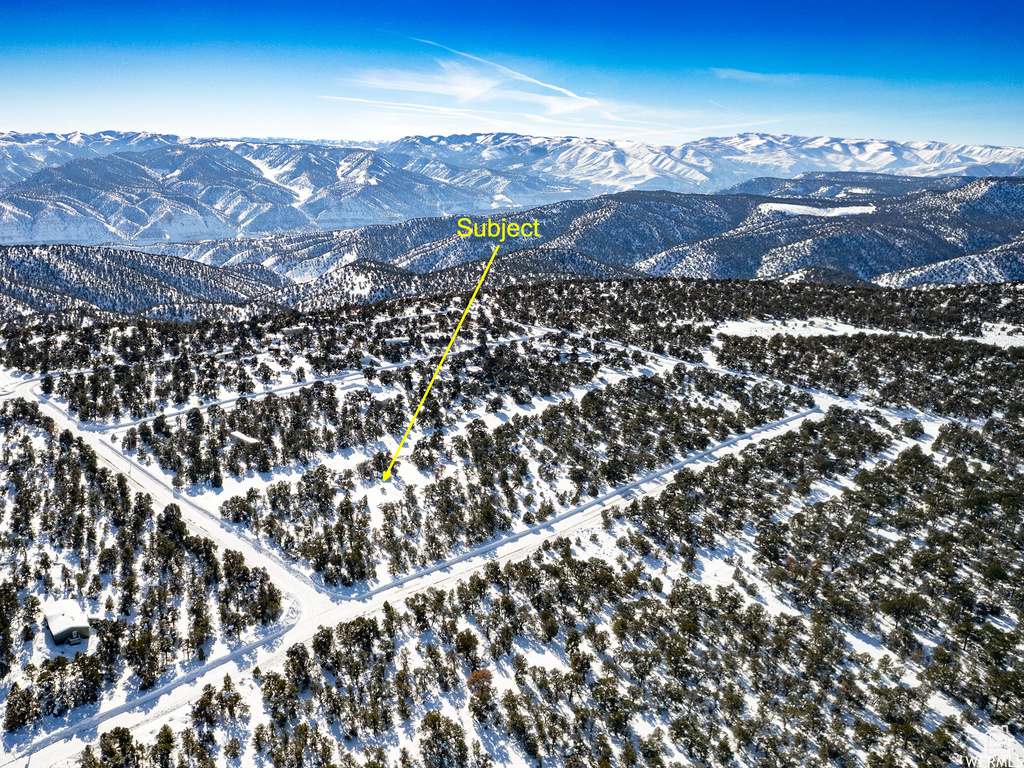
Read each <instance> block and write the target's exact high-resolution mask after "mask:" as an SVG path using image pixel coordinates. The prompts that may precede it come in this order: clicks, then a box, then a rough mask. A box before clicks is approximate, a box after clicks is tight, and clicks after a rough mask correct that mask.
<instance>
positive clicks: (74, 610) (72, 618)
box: [43, 598, 89, 645]
mask: <svg viewBox="0 0 1024 768" xmlns="http://www.w3.org/2000/svg"><path fill="white" fill-rule="evenodd" d="M43 615H44V616H45V617H46V626H47V627H48V628H49V630H50V634H51V635H52V636H53V642H54V643H56V644H57V645H64V643H67V644H68V645H78V644H79V643H80V642H82V640H84V639H87V638H88V637H89V617H88V616H86V615H85V611H83V610H82V606H81V605H79V603H78V601H77V600H75V599H73V598H67V599H65V600H49V601H47V602H46V603H45V604H44V605H43Z"/></svg>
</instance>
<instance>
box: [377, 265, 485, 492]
mask: <svg viewBox="0 0 1024 768" xmlns="http://www.w3.org/2000/svg"><path fill="white" fill-rule="evenodd" d="M499 247H500V246H497V245H496V246H494V253H492V254H491V258H490V259H489V260H488V261H487V266H486V267H484V273H483V274H482V275H480V282H478V283H477V284H476V289H475V290H474V291H473V295H472V296H470V297H469V304H467V305H466V311H465V312H463V313H462V318H461V319H460V320H459V324H458V325H456V326H455V333H453V334H452V338H451V341H449V342H448V347H447V348H446V349H445V351H444V354H443V355H441V360H440V362H439V363H438V364H437V368H435V369H434V375H433V376H431V377H430V383H429V384H427V391H426V392H424V393H423V397H422V399H420V404H419V405H417V406H416V412H415V413H414V414H413V415H412V421H410V422H409V426H408V427H406V428H405V434H404V435H402V442H400V443H399V444H398V448H397V449H396V450H395V455H394V456H392V457H391V463H390V464H388V468H387V469H385V470H384V482H387V481H388V479H389V478H390V477H391V468H392V467H393V466H395V461H396V460H397V459H398V454H399V453H400V452H401V450H402V446H403V445H405V438H407V437H408V436H409V432H410V431H411V430H412V425H413V424H415V423H416V417H417V416H419V415H420V408H422V407H423V403H424V402H426V400H427V395H429V394H430V389H431V387H433V386H434V379H436V378H437V374H438V372H439V371H440V370H441V366H442V365H444V359H445V358H446V357H448V351H449V350H450V349H451V348H452V344H454V343H455V337H456V336H458V335H459V329H460V328H462V323H463V322H464V321H465V319H466V315H468V314H469V309H470V307H472V306H473V301H474V300H475V299H476V295H477V293H478V292H479V291H480V286H481V285H483V284H484V278H485V277H487V272H488V270H490V268H491V263H492V262H493V261H494V257H495V256H497V255H498V248H499Z"/></svg>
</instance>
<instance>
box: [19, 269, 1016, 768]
mask: <svg viewBox="0 0 1024 768" xmlns="http://www.w3.org/2000/svg"><path fill="white" fill-rule="evenodd" d="M1020 293H1021V288H1020V286H1019V285H1015V284H993V285H986V286H972V287H958V288H956V289H935V290H910V291H905V290H885V289H866V288H854V287H841V286H826V285H820V284H806V283H781V282H758V281H755V282H746V281H724V282H712V281H699V280H677V279H658V280H650V279H646V280H639V279H620V280H607V281H595V280H586V281H572V282H565V281H563V282H559V283H538V284H534V285H510V286H497V285H496V286H494V287H492V288H491V289H490V290H486V291H483V292H481V294H480V295H479V296H478V297H477V303H476V304H475V306H474V308H473V310H472V312H471V314H470V316H469V318H468V319H467V320H466V324H465V325H464V326H463V328H462V331H461V333H460V335H459V337H458V340H457V342H456V343H455V344H454V346H453V348H452V351H451V353H450V355H449V356H448V358H447V360H446V362H445V365H444V367H443V368H442V370H441V373H440V374H439V376H438V379H437V382H436V384H435V385H434V387H433V389H432V391H431V394H430V397H429V399H428V400H427V401H426V403H425V404H424V406H423V408H422V410H421V411H420V413H419V416H418V419H417V421H416V424H415V428H414V429H413V430H412V432H411V433H410V436H409V439H408V441H407V442H406V443H405V445H404V446H403V448H402V450H401V453H400V455H399V458H398V460H397V462H396V463H395V465H394V468H393V469H392V472H393V476H392V477H391V479H390V480H389V481H387V482H382V473H383V471H384V470H385V469H386V468H387V467H388V464H389V462H390V461H391V458H392V456H393V454H394V451H395V449H396V448H397V447H398V441H399V440H400V439H401V436H402V434H403V432H404V430H405V428H406V426H407V424H408V423H409V420H410V418H411V417H412V415H413V412H414V410H415V409H416V406H417V404H418V402H419V398H420V396H421V395H422V393H423V391H424V389H425V387H426V385H427V382H428V381H429V380H430V377H431V375H432V373H433V371H434V366H435V365H436V363H437V360H438V358H439V356H440V353H441V352H442V351H443V350H444V348H445V346H446V345H447V343H448V340H449V338H450V335H451V333H452V331H453V330H454V328H455V326H456V323H457V322H458V320H459V317H460V315H461V312H462V309H463V308H464V306H465V302H466V299H467V298H468V297H467V296H466V295H456V296H444V297H440V298H437V297H433V298H431V297H427V298H417V299H402V300H394V301H386V302H377V303H373V304H368V305H349V306H344V307H339V308H333V309H330V310H324V311H318V312H298V311H282V312H277V313H272V314H266V315H261V316H258V317H252V318H248V319H245V320H241V321H232V320H231V319H229V318H220V319H209V318H203V319H197V320H195V321H193V322H189V323H173V322H167V321H163V320H145V319H138V318H117V319H114V320H112V321H110V322H94V323H93V324H91V325H89V326H88V327H85V328H79V327H69V326H66V325H64V326H61V325H59V324H55V323H53V322H52V321H50V320H49V319H41V320H39V321H38V322H36V323H34V324H27V325H25V326H23V327H17V328H15V327H11V326H8V327H6V328H5V329H4V330H3V331H2V335H0V365H2V379H0V396H2V404H0V427H2V428H3V430H2V438H0V439H2V443H0V461H2V463H3V472H4V477H5V480H6V482H7V484H6V486H5V490H4V492H3V493H2V495H0V531H2V532H3V534H4V545H3V546H4V549H5V551H6V552H7V553H8V554H7V555H5V556H4V557H3V558H2V559H0V568H2V569H3V572H4V574H5V578H4V590H6V591H5V592H4V595H6V597H4V595H0V608H2V613H0V619H2V622H0V646H2V654H0V659H2V660H3V665H2V666H0V693H2V694H3V702H4V703H3V704H2V705H0V710H2V717H3V722H4V724H5V728H6V731H7V742H6V743H7V746H6V747H5V749H7V750H8V751H9V753H10V754H12V755H14V756H18V755H22V754H27V752H28V751H31V750H37V751H38V754H40V755H42V756H46V755H48V754H57V755H58V756H60V757H61V760H64V763H59V762H58V763H57V764H69V763H77V764H79V765H82V766H86V767H87V768H98V767H99V766H103V767H104V768H106V767H108V766H110V767H112V766H121V765H138V766H151V765H152V766H165V765H179V764H182V765H187V766H199V765H203V766H210V765H216V766H225V767H227V766H235V765H240V764H241V765H267V766H269V765H273V766H291V767H298V766H317V767H319V768H323V767H326V766H335V767H336V768H353V767H359V768H363V767H364V766H365V767H366V768H385V767H387V768H391V767H392V766H395V767H396V768H409V767H411V766H422V768H441V766H445V767H446V768H464V767H465V768H468V767H469V766H474V768H482V767H483V766H491V765H513V766H533V765H537V764H542V765H549V766H564V767H565V768H582V767H583V766H594V767H595V768H605V767H606V766H630V767H633V766H652V767H654V768H656V767H658V766H664V767H665V768H668V766H672V765H680V766H683V765H706V766H734V765H745V766H764V767H765V768H767V767H768V766H783V765H822V766H825V765H837V766H838V765H844V766H857V765H866V766H871V767H872V768H875V766H878V767H879V768H882V767H883V766H904V765H906V766H911V765H913V766H920V765H927V766H945V765H949V764H951V763H963V761H964V760H966V759H968V758H969V757H971V756H972V755H973V756H976V755H978V754H980V752H981V750H982V749H983V748H984V745H985V744H986V743H988V741H986V740H988V739H991V738H994V737H995V736H993V734H996V735H998V734H1000V733H1001V731H1000V730H999V729H1000V728H1002V727H1005V728H1006V729H1007V731H1006V738H1008V739H1010V741H1011V742H1012V745H1011V746H1012V748H1013V749H1017V750H1018V751H1019V752H1020V753H1022V754H1024V737H1022V735H1021V733H1020V730H1019V729H1020V723H1021V722H1022V719H1024V695H1022V692H1024V678H1022V673H1021V669H1022V666H1024V636H1022V630H1021V625H1020V617H1021V611H1022V610H1024V592H1022V591H1021V590H1020V589H1019V583H1020V579H1021V576H1022V573H1024V572H1022V565H1024V555H1022V552H1024V539H1022V536H1024V528H1022V526H1021V515H1022V512H1024V487H1022V485H1021V471H1022V468H1024V450H1022V445H1024V410H1022V409H1021V407H1020V402H1021V400H1022V398H1024V378H1022V371H1024V310H1022V307H1024V302H1022V301H1021V300H1020V299H1021V296H1020ZM54 566H59V567H58V568H57V569H56V570H55V569H54ZM63 595H72V596H75V597H76V598H77V599H79V600H81V601H82V604H83V605H84V606H85V607H86V608H87V610H88V613H89V614H90V615H91V616H93V617H94V618H95V619H96V622H95V624H94V627H95V630H96V631H95V636H94V637H93V638H91V639H90V640H89V642H88V645H87V647H83V648H80V649H79V650H81V651H82V652H81V653H77V654H76V653H75V652H73V651H68V650H63V649H58V648H57V647H55V646H53V645H52V641H51V640H50V639H49V636H48V635H47V634H46V632H47V630H45V629H44V628H43V627H42V626H41V605H42V603H43V601H44V600H46V599H49V598H52V597H54V596H63ZM147 696H152V697H153V698H151V699H150V698H146V697H147ZM133 702H139V703H137V704H133ZM115 717H116V718H118V719H117V720H116V721H115V720H114V718H115ZM108 721H109V722H111V723H114V722H116V723H117V725H116V726H115V725H113V724H111V725H105V723H106V722H108ZM125 723H127V724H129V725H130V727H128V725H124V724H125ZM1000 738H1002V737H1000ZM58 745H61V746H58ZM1014 745H1015V746H1014ZM86 747H87V748H86ZM46 750H53V751H52V752H47V751H46ZM62 750H63V751H62ZM79 752H80V753H81V754H80V755H79V754H77V753H79ZM72 753H75V754H74V755H73V757H69V755H71V754H72ZM1011 754H1012V753H1011ZM33 759H35V758H33Z"/></svg>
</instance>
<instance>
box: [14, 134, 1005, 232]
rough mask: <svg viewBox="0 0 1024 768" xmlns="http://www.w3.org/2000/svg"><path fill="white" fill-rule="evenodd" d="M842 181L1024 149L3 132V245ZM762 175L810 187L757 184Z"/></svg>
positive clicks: (934, 171)
mask: <svg viewBox="0 0 1024 768" xmlns="http://www.w3.org/2000/svg"><path fill="white" fill-rule="evenodd" d="M836 171H845V172H849V173H858V174H883V175H884V178H881V179H879V178H875V177H871V178H864V179H857V178H849V179H847V180H845V182H843V183H842V184H841V185H840V186H841V189H840V190H839V192H841V191H842V190H845V196H846V197H863V196H865V195H872V194H889V195H891V194H900V193H907V192H913V191H920V190H922V189H938V190H948V189H950V188H952V187H954V186H957V185H960V184H963V183H966V181H968V180H969V179H957V180H942V181H939V180H937V179H935V180H934V183H932V182H931V181H925V182H921V181H916V182H908V183H901V182H900V181H894V177H895V176H899V177H903V176H914V177H944V176H951V175H952V176H961V177H979V176H1019V175H1024V149H1022V148H1015V147H986V146H968V145H951V144H941V143H938V142H894V141H876V140H854V139H837V138H829V137H798V136H779V135H769V134H742V135H739V136H731V137H725V138H707V139H701V140H699V141H695V142H690V143H687V144H683V145H679V146H655V145H650V144H642V143H637V142H624V141H607V140H600V139H589V138H549V137H536V136H522V135H518V134H507V133H502V134H471V135H454V136H413V137H408V138H405V139H401V140H399V141H396V142H392V143H389V144H381V145H374V146H372V147H370V146H367V147H356V146H339V145H338V144H337V143H331V142H292V141H253V140H219V139H197V138H183V137H178V136H172V135H160V134H148V133H120V132H114V131H108V132H103V133H99V134H80V133H73V134H43V133H37V134H17V133H5V134H0V243H7V244H23V243H58V242H59V243H77V244H102V243H118V244H153V243H168V242H183V241H187V240H198V239H210V238H231V237H237V236H246V237H249V236H259V235H267V234H275V233H287V232H314V231H321V230H332V229H345V228H354V227H361V226H366V225H370V224H387V223H396V222H402V221H406V220H409V219H412V218H418V217H436V216H444V215H446V214H455V213H474V212H486V211H496V210H515V209H523V208H528V207H532V206H538V205H546V204H549V203H553V202H560V201H564V200H572V199H581V198H590V197H594V196H596V195H605V194H610V193H616V192H622V191H627V190H667V191H672V192H713V191H716V190H720V189H723V188H726V187H733V189H731V190H730V191H738V192H754V193H758V194H772V195H791V194H803V195H808V194H809V195H812V196H814V195H815V194H817V195H818V196H828V197H839V196H843V195H840V194H839V193H838V192H837V191H834V190H833V191H831V192H830V191H829V190H828V189H827V188H824V187H822V186H821V184H820V183H818V182H816V181H815V174H819V175H820V174H822V173H826V174H828V173H833V172H836ZM765 176H772V177H780V178H782V179H783V180H788V179H791V178H792V177H796V176H800V177H801V179H810V183H808V184H799V185H797V186H788V187H787V185H786V184H785V183H782V184H780V185H776V187H772V188H769V187H765V186H764V180H763V179H760V180H759V181H758V182H751V180H752V179H758V178H759V177H765ZM745 182H746V183H747V185H746V186H741V187H739V188H736V187H734V185H737V184H741V185H742V184H744V183H745ZM751 184H753V186H751ZM758 184H760V186H758ZM803 190H807V191H803ZM815 190H817V192H815Z"/></svg>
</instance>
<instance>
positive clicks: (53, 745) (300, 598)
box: [0, 366, 820, 768]
mask: <svg viewBox="0 0 1024 768" xmlns="http://www.w3.org/2000/svg"><path fill="white" fill-rule="evenodd" d="M395 367H398V366H395ZM338 378H339V379H340V378H344V375H341V376H339V377H338ZM38 382H39V380H38V379H23V380H21V381H20V382H18V383H17V384H15V385H14V386H10V387H6V391H5V392H2V393H0V398H4V397H23V398H25V399H28V400H34V401H36V402H38V403H39V405H40V408H41V409H42V410H43V412H44V413H45V414H46V415H48V416H51V417H52V418H53V419H54V420H55V422H56V423H57V426H58V428H59V429H62V430H63V429H70V430H71V431H72V432H74V433H75V434H77V435H80V436H81V437H82V438H83V439H84V440H85V441H86V442H87V443H88V444H89V445H90V446H92V447H93V448H94V450H96V453H97V455H98V457H99V460H100V461H101V462H102V463H103V464H104V465H105V466H107V467H109V468H110V469H112V470H114V471H116V472H120V473H122V474H125V475H126V476H128V477H129V480H130V483H131V484H132V485H134V486H135V487H136V488H137V489H138V490H140V491H143V492H145V493H149V494H150V495H152V497H153V500H154V505H155V506H156V507H157V508H161V507H162V506H165V505H167V504H170V503H176V504H177V505H178V506H179V507H180V508H181V510H182V516H183V518H184V520H185V521H186V523H187V524H188V526H189V528H190V530H192V531H193V532H194V533H197V534H200V535H203V536H206V537H207V538H210V539H211V540H213V541H215V542H216V543H217V544H218V545H219V546H220V547H222V548H223V549H229V548H230V549H234V550H236V551H240V552H241V553H242V554H243V555H244V556H245V559H246V561H247V562H248V563H249V564H250V565H251V566H258V567H262V568H266V569H267V571H268V573H269V574H270V576H271V578H272V580H273V582H274V583H275V584H276V585H277V586H278V587H279V588H280V589H281V591H282V592H283V593H284V595H285V600H286V606H285V612H284V614H283V615H282V618H281V619H280V620H279V622H278V623H277V624H275V625H273V626H272V627H270V628H269V629H267V630H266V631H265V632H264V633H263V634H260V635H258V636H257V637H256V638H254V639H253V640H251V641H250V642H248V643H246V644H244V645H242V646H240V647H237V648H234V649H231V650H230V651H227V652H225V653H223V654H220V655H217V654H214V655H213V656H211V658H210V659H208V661H207V662H206V663H205V664H204V665H203V666H201V667H199V668H197V669H195V670H192V671H190V672H188V673H184V674H179V675H177V676H175V677H174V678H172V679H170V680H168V681H166V682H164V683H162V684H161V685H159V686H157V687H156V688H154V689H152V690H151V691H147V692H146V693H144V694H140V695H138V696H136V697H134V698H132V699H131V700H130V701H128V702H124V703H120V704H115V705H111V706H109V707H108V708H104V707H103V704H100V705H98V710H99V711H92V712H82V711H81V710H80V712H81V714H82V715H84V716H80V717H79V719H77V720H76V721H75V722H74V723H72V724H70V725H67V726H64V727H61V728H57V729H54V730H53V731H50V732H48V733H37V734H35V735H34V737H33V736H32V735H28V736H23V737H21V738H17V736H15V738H9V740H8V741H9V746H8V749H7V750H5V751H7V755H5V756H4V758H3V759H4V761H5V762H2V763H0V767H3V768H6V766H15V765H18V766H25V765H29V764H31V765H34V766H51V765H59V764H62V763H66V762H67V761H69V760H71V759H73V758H74V757H75V756H76V755H77V754H78V753H79V752H80V751H81V750H82V749H83V748H84V747H85V745H86V744H88V743H91V742H92V741H94V740H95V739H96V738H97V737H98V736H99V734H100V733H102V732H103V731H106V730H109V729H111V728H114V727H117V726H122V727H126V728H129V729H130V730H132V731H133V733H136V734H138V735H142V734H143V733H144V732H147V731H149V730H156V728H158V727H159V724H160V723H161V722H165V721H166V720H168V719H169V718H173V719H177V720H182V719H184V717H185V714H183V713H187V710H188V708H189V707H190V705H191V702H192V700H193V699H195V698H196V697H197V696H198V695H199V693H200V692H201V690H202V687H203V686H204V685H206V684H207V683H212V684H219V682H220V680H221V679H222V678H223V676H224V674H225V672H228V673H231V674H232V676H233V677H235V678H236V679H238V678H239V677H241V678H242V679H246V677H247V676H251V671H252V670H253V669H254V668H255V667H257V666H258V667H260V668H261V669H263V670H269V669H273V668H275V667H277V666H280V665H282V664H283V662H284V660H285V652H286V650H287V649H288V648H289V647H291V646H292V645H294V644H295V643H299V642H307V641H309V640H310V639H311V638H312V637H313V635H314V634H315V633H316V631H317V630H318V629H319V627H321V626H325V625H326V626H333V625H336V624H337V623H339V622H343V621H350V620H352V619H354V618H356V617H358V616H363V615H367V614H372V613H375V612H378V611H380V610H381V609H382V607H383V605H384V603H385V602H390V603H393V604H395V605H401V604H402V602H403V601H404V600H405V599H406V598H408V597H409V596H411V595H414V594H416V593H418V592H422V591H424V590H426V589H429V588H431V587H440V586H444V585H447V584H450V583H453V582H455V581H458V580H460V579H463V578H465V577H467V576H468V575H469V574H471V573H472V572H474V571H477V570H480V569H481V568H483V567H484V566H485V565H486V564H487V563H489V562H492V561H499V562H504V561H508V560H516V559H522V558H523V557H526V556H528V555H529V554H530V553H531V552H533V551H534V550H536V549H537V548H538V547H540V546H541V545H542V544H543V543H544V542H545V541H548V540H550V539H553V538H557V537H560V536H566V535H568V534H570V533H573V532H576V531H579V530H580V529H583V528H587V527H589V526H600V525H601V516H602V512H603V511H604V510H605V509H607V508H608V507H610V506H614V505H615V504H616V503H617V502H620V501H622V500H626V499H629V498H631V497H634V496H639V495H643V494H647V493H651V492H655V491H656V490H657V489H658V488H660V487H662V486H663V485H664V484H666V483H667V482H669V480H670V478H671V476H672V475H673V474H674V473H675V472H677V471H678V470H679V469H681V468H682V467H684V466H688V465H694V464H701V463H710V462H714V461H717V460H718V459H720V458H721V457H722V456H723V455H726V454H727V453H732V452H735V451H738V450H741V449H742V448H743V447H744V446H745V445H747V444H750V443H753V442H759V441H761V440H765V439H769V438H771V437H775V436H777V435H779V434H781V433H783V432H785V431H788V430H791V429H794V428H797V427H799V425H800V424H801V423H802V422H803V421H804V420H806V419H808V418H810V417H811V416H813V415H814V414H815V413H818V412H820V408H819V407H815V408H812V409H809V410H806V411H803V412H800V413H796V414H792V415H790V416H788V417H786V418H784V419H780V420H779V421H776V422H773V423H770V424H765V425H763V426H761V427H758V428H757V429H754V430H751V431H750V432H748V433H745V434H742V435H735V436H733V437H730V438H728V439H727V440H724V441H722V442H721V443H718V444H717V445H715V446H713V447H712V448H709V449H707V450H704V451H700V452H697V453H694V454H692V455H690V456H687V457H685V458H684V459H681V460H680V461H677V462H675V463H673V464H671V465H668V466H666V467H662V468H659V469H657V470H654V471H653V472H650V473H648V474H646V475H644V476H642V477H640V478H638V479H636V480H633V481H632V482H630V483H626V484H624V485H622V486H620V487H618V488H616V489H615V490H614V491H612V492H609V493H607V494H605V495H603V496H600V497H598V498H595V499H592V500H590V501H587V502H585V503H583V504H581V505H579V506H577V507H575V508H573V509H571V510H567V511H565V512H563V513H561V514H559V515H557V516H554V517H552V518H549V519H548V520H546V521H544V522H542V523H537V524H535V525H532V526H530V527H529V528H527V529H525V530H520V531H516V532H513V533H510V534H508V535H506V536H503V537H499V538H497V539H495V540H493V541H491V542H489V543H486V544H483V545H481V546H479V547H476V548H473V549H471V550H468V551H466V552H464V553H462V554H460V555H457V556H455V557H453V558H450V559H448V560H445V561H442V562H440V563H437V564H435V565H433V566H429V567H427V568H424V569H422V570H420V571H417V572H415V573H412V574H408V575H405V576H401V577H398V578H395V579H393V580H391V581H389V582H387V583H384V584H380V585H378V586H376V587H374V588H372V589H370V590H368V591H366V592H363V593H362V594H358V595H351V594H343V593H342V591H340V590H333V589H331V588H329V587H326V586H324V585H321V584H317V583H315V582H314V581H313V580H311V579H310V578H309V577H308V576H307V575H306V574H304V573H303V572H302V571H301V570H300V569H299V568H297V567H294V565H292V564H290V563H289V562H288V561H286V560H285V559H284V558H283V557H281V555H280V554H279V553H278V552H277V551H276V550H274V549H273V548H271V547H263V546H261V545H260V543H259V542H257V541H254V540H253V539H252V538H251V537H249V536H243V535H241V530H240V529H239V528H238V527H236V526H234V525H233V524H231V523H229V522H226V521H223V520H222V519H221V518H220V517H219V515H217V514H216V513H214V512H212V511H210V510H208V509H206V508H205V507H203V506H201V505H200V504H198V503H197V502H195V501H193V500H192V499H190V498H189V497H188V496H186V495H184V494H180V493H176V492H175V491H174V489H173V488H172V487H171V486H170V484H169V483H168V482H167V478H166V476H165V475H164V474H163V473H162V472H160V471H159V470H154V469H151V468H149V467H146V466H143V465H141V464H139V463H138V462H136V461H133V460H132V459H131V458H130V457H128V456H126V455H124V454H123V453H122V452H121V450H120V449H119V448H118V447H117V446H116V444H113V443H111V441H110V439H109V434H110V432H111V430H112V429H115V427H110V426H109V425H107V426H106V427H105V428H100V429H88V428H85V429H83V428H82V425H81V424H80V423H79V422H78V421H77V420H75V419H73V418H71V417H70V416H69V415H68V413H67V412H66V411H65V410H64V409H63V408H62V407H61V406H60V404H58V403H57V402H56V401H54V400H53V399H52V398H48V397H45V396H43V395H41V393H40V392H39V391H38ZM289 388H290V387H289ZM71 717H72V718H74V717H75V714H74V713H72V715H71ZM154 724H155V725H154ZM14 755H18V756H17V757H15V756H14Z"/></svg>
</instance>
